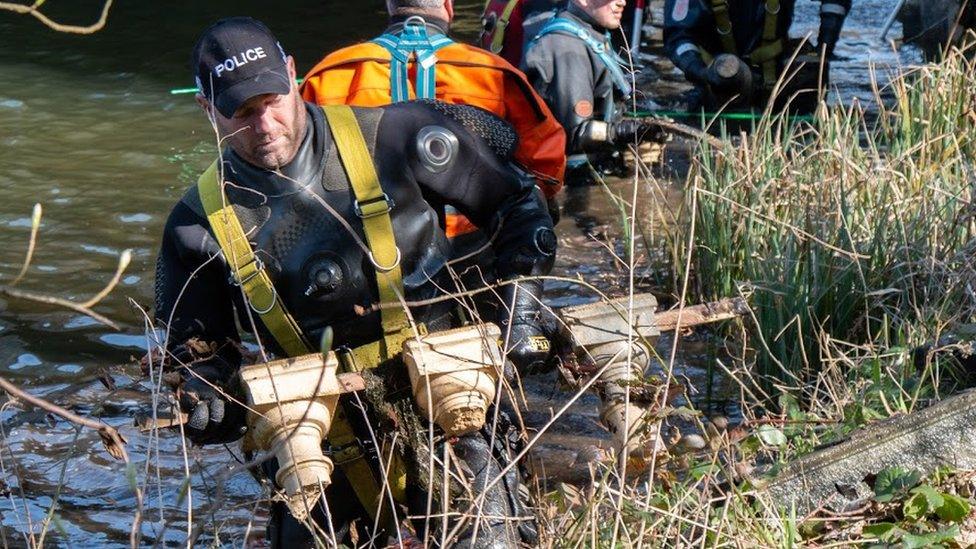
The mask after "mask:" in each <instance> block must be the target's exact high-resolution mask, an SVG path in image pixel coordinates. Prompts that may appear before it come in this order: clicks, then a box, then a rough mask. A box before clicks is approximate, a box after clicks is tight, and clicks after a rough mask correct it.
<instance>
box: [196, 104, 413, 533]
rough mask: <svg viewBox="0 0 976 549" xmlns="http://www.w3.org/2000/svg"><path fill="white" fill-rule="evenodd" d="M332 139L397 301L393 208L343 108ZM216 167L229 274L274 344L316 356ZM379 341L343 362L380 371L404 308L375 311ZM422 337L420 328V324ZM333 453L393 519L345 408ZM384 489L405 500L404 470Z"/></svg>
mask: <svg viewBox="0 0 976 549" xmlns="http://www.w3.org/2000/svg"><path fill="white" fill-rule="evenodd" d="M323 110H324V112H325V115H326V118H327V119H328V121H329V126H330V128H331V130H332V135H333V138H334V140H335V143H336V147H337V148H338V149H339V157H340V159H341V160H342V164H343V167H344V168H345V171H346V175H347V177H348V178H349V182H350V185H351V186H352V189H353V192H354V194H355V196H356V199H355V201H354V210H355V212H356V215H357V216H359V218H360V219H361V220H362V222H363V229H364V232H365V233H366V238H367V241H368V243H369V252H368V254H369V259H370V262H372V263H373V265H374V267H376V270H377V275H376V283H377V286H378V290H379V297H380V301H381V302H398V301H399V299H400V296H402V295H403V275H402V272H401V270H400V258H401V255H400V249H399V248H398V247H397V245H396V238H395V235H394V233H393V225H392V222H391V220H390V212H391V211H392V209H393V207H394V204H393V201H392V200H391V199H390V197H389V196H387V195H386V193H384V192H383V189H382V187H381V186H380V183H379V178H378V176H377V174H376V169H375V168H374V166H373V161H372V156H371V155H370V153H369V150H368V148H367V146H366V141H365V139H364V138H363V134H362V130H361V129H360V127H359V122H358V121H357V120H356V116H355V114H354V113H353V112H352V109H350V108H349V107H348V106H345V105H340V106H335V107H323ZM218 162H219V160H218V161H215V162H214V163H213V164H211V165H210V167H209V168H207V170H206V171H205V172H204V173H203V174H202V175H201V176H200V178H199V179H198V181H197V189H198V191H199V194H200V200H201V202H202V203H203V207H204V210H205V212H206V214H207V220H208V222H209V223H210V227H211V230H212V231H213V233H214V236H215V237H216V239H217V242H218V244H219V245H220V249H221V251H222V252H223V255H224V259H225V261H226V262H227V265H228V267H229V268H230V272H231V278H232V283H233V284H235V285H238V286H240V288H241V290H242V291H243V292H244V296H245V298H246V301H247V303H248V306H249V307H251V309H253V310H254V311H255V312H256V313H257V314H258V316H259V318H260V319H261V322H262V323H263V324H264V326H265V327H266V328H267V329H268V331H269V332H271V335H272V337H274V339H275V341H277V342H278V345H279V346H280V347H281V348H282V349H283V350H284V351H285V353H287V354H288V356H292V357H296V356H301V355H305V354H308V353H311V352H313V348H312V346H311V345H309V343H308V341H307V340H306V338H305V337H304V335H303V334H302V331H301V328H300V327H299V326H298V323H297V322H295V319H294V318H293V317H292V316H291V314H289V313H288V311H287V310H286V309H285V306H284V303H282V301H281V300H280V299H279V298H278V294H277V291H276V290H275V288H274V285H273V283H272V282H271V279H270V278H269V276H268V274H267V272H266V271H265V269H264V263H263V262H262V261H261V260H260V259H259V258H257V256H256V254H255V251H254V249H253V248H252V246H251V243H250V242H249V241H248V239H247V234H246V233H245V232H244V228H243V227H242V226H241V224H240V220H239V219H238V218H237V214H236V213H235V212H234V209H233V207H232V206H231V204H230V203H229V202H228V201H227V199H226V196H225V195H224V190H223V187H222V185H221V184H220V182H219V179H218V173H217V166H218ZM380 317H381V320H382V324H383V334H384V337H383V339H382V340H380V341H375V342H372V343H367V344H365V345H362V346H360V347H356V348H355V349H347V350H345V351H344V352H343V353H342V354H341V355H340V360H341V361H342V362H344V363H345V364H346V365H348V366H350V367H352V368H355V369H357V370H363V369H367V368H372V367H375V366H377V365H378V364H379V363H380V362H382V361H384V360H388V359H390V358H393V357H395V356H396V355H398V354H399V353H400V351H401V349H402V346H403V341H404V340H405V339H407V338H408V337H410V336H411V335H412V328H411V326H410V324H409V322H408V318H407V315H406V313H405V312H404V310H403V309H402V308H400V307H394V308H384V309H382V310H381V311H380ZM417 328H418V330H419V331H420V332H421V333H423V332H424V328H423V326H422V325H421V326H418V327H417ZM328 441H329V444H330V446H331V447H332V448H335V449H338V450H339V453H338V455H337V459H336V461H337V463H338V464H339V465H340V466H341V467H342V469H343V472H344V473H345V474H346V477H348V479H349V481H350V483H351V484H352V486H353V489H354V491H355V492H356V497H357V499H359V501H360V502H361V503H362V505H363V507H364V508H365V509H366V510H367V511H368V512H369V513H370V514H371V515H372V516H374V517H375V516H376V514H377V513H379V515H380V521H381V522H384V523H385V522H386V521H387V520H389V519H390V517H391V514H390V512H389V508H388V506H386V505H383V502H385V499H383V498H382V497H381V496H382V494H383V492H382V491H381V489H380V486H381V483H379V482H378V481H377V478H376V476H375V474H374V472H373V470H372V469H371V468H370V466H369V464H368V463H367V461H366V459H365V455H364V454H363V451H362V448H361V447H360V444H359V442H358V440H357V438H356V434H355V432H354V431H353V429H352V426H351V425H350V424H349V422H348V420H347V419H346V416H345V413H344V411H343V410H342V408H341V407H340V408H338V409H337V410H336V415H335V417H334V418H333V421H332V428H331V430H330V432H329V435H328ZM386 480H387V485H388V486H389V490H390V492H391V494H392V495H393V497H394V498H395V499H397V500H398V501H404V498H405V490H406V475H405V472H404V470H403V468H402V467H393V468H392V470H391V471H389V472H388V474H387V479H386Z"/></svg>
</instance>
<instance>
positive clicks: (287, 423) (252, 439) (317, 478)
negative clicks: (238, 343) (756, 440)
mask: <svg viewBox="0 0 976 549" xmlns="http://www.w3.org/2000/svg"><path fill="white" fill-rule="evenodd" d="M338 367H339V363H338V361H337V360H336V358H335V354H333V353H330V354H329V358H328V360H327V361H323V359H322V355H321V354H311V355H305V356H301V357H296V358H289V359H285V360H277V361H274V362H268V363H261V364H254V365H251V366H246V367H244V368H242V369H241V374H240V375H241V385H242V387H243V389H244V394H245V396H246V398H247V404H248V406H249V407H250V408H251V409H250V410H249V411H248V414H247V424H248V427H249V430H248V435H247V440H246V442H245V444H248V445H250V446H251V447H253V448H259V449H261V450H265V451H271V452H274V454H275V457H276V458H278V465H279V469H278V473H277V474H276V475H275V481H276V482H277V483H278V485H279V486H281V487H282V488H283V489H284V491H285V495H286V496H287V504H288V509H289V510H290V511H291V514H292V515H293V516H294V517H295V518H296V519H298V520H299V521H301V520H304V519H305V518H306V517H307V516H308V513H309V512H310V511H311V510H312V509H313V508H314V507H315V504H316V503H317V502H318V498H319V497H320V495H321V493H322V490H323V489H324V488H325V487H327V486H328V485H329V484H330V483H331V482H332V469H333V464H332V460H330V459H329V458H328V457H327V456H326V455H325V454H324V453H323V452H322V441H323V440H324V439H325V437H326V436H327V435H328V434H329V428H330V427H331V426H332V418H333V414H334V413H335V407H336V405H337V403H338V401H339V395H340V394H341V393H343V392H345V391H344V389H343V387H342V386H341V384H340V383H339V381H338V379H337V377H336V372H337V370H338Z"/></svg>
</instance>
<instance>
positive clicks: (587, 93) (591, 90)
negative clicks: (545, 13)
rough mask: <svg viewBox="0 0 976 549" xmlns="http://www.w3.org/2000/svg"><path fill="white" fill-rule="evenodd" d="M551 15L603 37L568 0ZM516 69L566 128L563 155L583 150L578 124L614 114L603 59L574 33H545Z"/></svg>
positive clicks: (601, 39) (610, 83)
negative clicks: (524, 76)
mask: <svg viewBox="0 0 976 549" xmlns="http://www.w3.org/2000/svg"><path fill="white" fill-rule="evenodd" d="M556 17H560V18H564V19H569V20H571V21H573V22H575V23H577V24H578V25H579V27H580V28H581V29H583V30H584V31H585V32H587V33H588V34H590V35H591V36H592V37H593V39H594V40H596V41H597V42H599V43H604V42H605V41H606V29H604V28H603V27H599V26H598V25H596V23H594V22H593V20H592V19H590V18H589V17H588V16H587V15H586V14H585V13H583V12H582V10H580V9H579V8H577V7H575V5H574V4H572V3H571V4H570V7H569V9H565V10H562V11H560V12H558V13H557V14H556ZM607 47H611V46H610V45H609V44H607ZM522 70H523V71H524V72H525V75H526V76H527V77H528V79H529V82H530V83H531V84H532V87H534V88H535V90H536V91H537V92H538V93H539V95H540V96H541V97H542V98H543V100H545V102H546V104H547V105H548V106H549V109H550V110H552V114H553V115H554V116H555V117H556V120H559V123H560V124H562V126H563V128H564V129H565V130H566V154H567V155H578V154H582V153H585V152H587V151H585V150H584V147H585V145H587V143H586V142H585V140H584V139H581V134H582V133H583V131H582V130H583V126H584V124H586V123H587V122H588V121H590V120H594V119H595V120H603V121H610V118H612V117H613V115H614V84H613V79H612V77H611V76H610V71H609V70H607V67H606V65H605V64H604V62H603V61H601V60H600V58H599V57H597V55H596V54H595V53H593V51H592V50H591V49H590V48H589V47H588V46H587V45H586V43H585V42H583V41H582V40H580V39H579V38H577V37H576V36H570V35H568V34H563V33H550V34H546V35H544V36H541V37H539V38H538V39H537V40H534V41H531V42H530V43H529V46H528V49H527V50H526V52H525V55H524V56H523V58H522ZM618 99H622V98H619V97H618Z"/></svg>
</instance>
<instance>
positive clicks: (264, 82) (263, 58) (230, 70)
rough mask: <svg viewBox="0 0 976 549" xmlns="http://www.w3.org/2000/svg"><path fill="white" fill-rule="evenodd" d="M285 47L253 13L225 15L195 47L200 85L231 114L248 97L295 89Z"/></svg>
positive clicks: (198, 85)
mask: <svg viewBox="0 0 976 549" xmlns="http://www.w3.org/2000/svg"><path fill="white" fill-rule="evenodd" d="M287 57H288V56H287V55H285V50H283V49H282V48H281V44H279V43H278V41H277V40H276V39H275V37H274V35H273V34H271V30H269V29H268V27H267V26H265V24H264V23H262V22H260V21H258V20H256V19H252V18H250V17H228V18H227V19H221V20H220V21H217V22H216V23H214V24H213V25H211V26H210V27H209V28H207V30H205V31H203V34H202V35H200V38H199V39H198V40H197V43H196V45H195V46H194V47H193V61H192V63H193V68H194V70H195V71H196V84H197V88H198V89H199V90H200V92H201V93H202V94H203V96H204V97H206V98H207V100H208V101H210V102H211V103H212V104H213V106H214V107H216V109H217V110H218V111H219V112H220V114H222V115H224V116H225V117H227V118H230V117H232V116H234V112H235V111H236V110H237V109H238V108H240V106H241V105H243V104H244V102H245V101H247V100H248V99H250V98H252V97H254V96H256V95H262V94H266V93H277V94H280V95H284V94H287V93H288V92H289V91H290V90H291V78H289V76H288V62H287Z"/></svg>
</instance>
